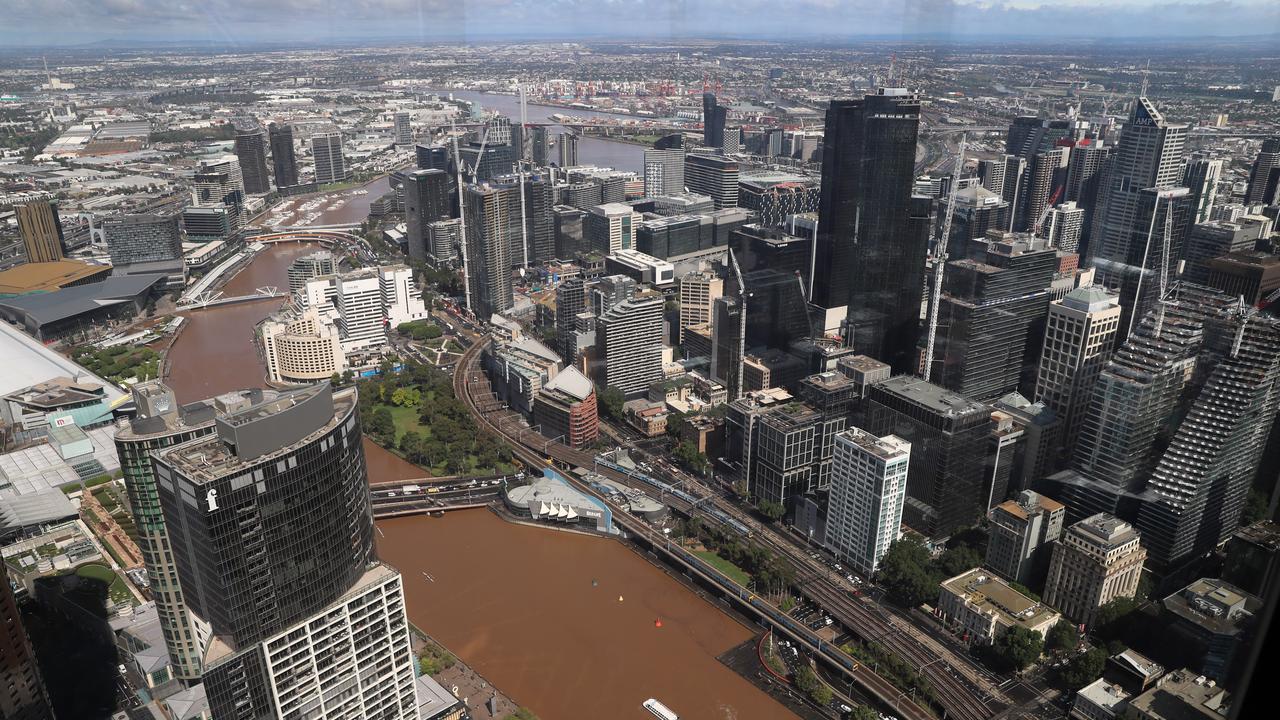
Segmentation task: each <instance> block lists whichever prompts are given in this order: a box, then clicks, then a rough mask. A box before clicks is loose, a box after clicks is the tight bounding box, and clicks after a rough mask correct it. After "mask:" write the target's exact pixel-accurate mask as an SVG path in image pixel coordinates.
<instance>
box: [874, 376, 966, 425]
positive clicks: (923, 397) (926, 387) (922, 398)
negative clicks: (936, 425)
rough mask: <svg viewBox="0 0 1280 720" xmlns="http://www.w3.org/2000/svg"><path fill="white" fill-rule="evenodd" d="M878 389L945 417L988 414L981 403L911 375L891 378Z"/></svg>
mask: <svg viewBox="0 0 1280 720" xmlns="http://www.w3.org/2000/svg"><path fill="white" fill-rule="evenodd" d="M878 387H880V388H881V389H883V390H884V391H886V392H889V393H892V394H894V395H897V396H899V397H901V398H904V399H906V400H909V401H910V402H912V403H914V404H916V405H919V406H920V407H923V408H924V409H926V410H928V411H929V412H932V413H936V414H938V415H943V416H945V417H957V416H960V415H969V414H973V413H982V414H983V415H986V414H987V413H988V410H987V407H986V406H985V405H983V404H982V403H980V402H977V401H974V400H970V399H969V398H967V397H965V396H963V395H960V394H958V393H954V392H952V391H950V390H947V389H946V388H943V387H941V386H938V385H934V384H933V383H929V382H925V381H924V380H921V379H920V378H917V377H912V376H910V375H898V376H897V377H892V378H889V379H888V380H885V381H884V382H882V383H880V384H879V386H878Z"/></svg>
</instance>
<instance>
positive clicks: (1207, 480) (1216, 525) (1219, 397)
mask: <svg viewBox="0 0 1280 720" xmlns="http://www.w3.org/2000/svg"><path fill="white" fill-rule="evenodd" d="M1201 362H1202V363H1203V364H1204V365H1206V366H1207V368H1206V369H1204V370H1200V373H1201V374H1202V375H1203V376H1204V377H1203V381H1202V382H1203V384H1202V385H1200V386H1199V387H1198V388H1196V389H1195V395H1194V400H1193V401H1192V403H1191V406H1190V409H1189V410H1188V411H1187V414H1186V416H1185V417H1184V418H1183V419H1182V422H1181V423H1180V424H1179V425H1178V428H1177V432H1175V433H1174V435H1173V439H1172V441H1171V442H1170V444H1169V446H1168V448H1167V449H1165V451H1164V453H1163V454H1162V456H1161V457H1160V461H1159V463H1157V464H1156V466H1155V469H1154V470H1153V471H1152V473H1151V479H1150V480H1149V482H1148V483H1147V488H1148V494H1147V497H1146V499H1145V501H1144V502H1143V505H1142V510H1141V513H1140V514H1139V515H1138V528H1139V529H1140V530H1141V531H1142V536H1143V540H1144V544H1145V545H1146V547H1147V551H1148V552H1149V553H1150V560H1151V562H1152V564H1153V565H1155V567H1156V568H1157V569H1158V570H1161V571H1164V572H1166V573H1168V572H1172V571H1174V570H1175V569H1176V568H1177V567H1178V566H1179V565H1181V564H1183V563H1187V562H1189V561H1191V560H1193V559H1195V558H1198V557H1200V556H1202V555H1203V554H1205V553H1206V552H1209V551H1210V550H1212V549H1213V548H1215V547H1217V546H1218V545H1220V544H1222V543H1223V542H1225V541H1226V540H1227V538H1229V537H1230V536H1231V534H1232V533H1233V532H1235V531H1236V528H1238V527H1239V524H1240V513H1241V511H1242V510H1243V509H1244V502H1245V498H1246V496H1247V495H1248V493H1249V486H1250V483H1251V482H1252V480H1253V476H1254V473H1255V472H1256V471H1257V469H1258V462H1259V459H1260V458H1261V456H1262V450H1263V447H1264V446H1265V445H1266V442H1267V435H1268V433H1269V432H1270V430H1271V427H1272V424H1273V421H1274V419H1275V416H1276V411H1277V407H1280V319H1277V318H1275V317H1273V316H1270V315H1265V314H1262V313H1257V312H1255V311H1254V310H1253V308H1252V307H1249V306H1247V305H1244V304H1243V303H1241V304H1240V305H1239V306H1238V307H1234V308H1230V309H1228V310H1226V311H1223V312H1220V313H1218V314H1217V315H1214V316H1212V317H1210V318H1209V319H1208V320H1207V321H1206V323H1205V327H1204V354H1203V357H1202V360H1201Z"/></svg>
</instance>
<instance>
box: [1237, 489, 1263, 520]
mask: <svg viewBox="0 0 1280 720" xmlns="http://www.w3.org/2000/svg"><path fill="white" fill-rule="evenodd" d="M1266 516H1267V494H1266V493H1264V492H1262V491H1261V490H1259V489H1258V488H1250V489H1249V498H1248V499H1247V500H1245V503H1244V511H1243V512H1242V513H1241V514H1240V524H1241V525H1252V524H1254V523H1256V522H1258V521H1259V520H1262V519H1263V518H1265V517H1266Z"/></svg>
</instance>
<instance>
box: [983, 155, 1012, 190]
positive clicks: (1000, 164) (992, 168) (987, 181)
mask: <svg viewBox="0 0 1280 720" xmlns="http://www.w3.org/2000/svg"><path fill="white" fill-rule="evenodd" d="M1004 167H1005V161H1004V159H1003V158H996V159H994V160H992V159H989V158H984V159H982V160H979V161H978V180H979V181H980V182H981V183H982V187H984V188H986V189H988V190H990V191H991V192H993V193H995V194H996V195H999V196H1001V197H1004Z"/></svg>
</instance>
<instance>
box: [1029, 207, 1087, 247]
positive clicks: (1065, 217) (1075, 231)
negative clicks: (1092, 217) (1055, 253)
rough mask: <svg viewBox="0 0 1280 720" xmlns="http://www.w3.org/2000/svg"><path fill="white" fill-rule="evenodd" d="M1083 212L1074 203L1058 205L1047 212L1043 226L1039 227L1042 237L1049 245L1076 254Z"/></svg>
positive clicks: (1082, 226) (1083, 216) (1081, 228)
mask: <svg viewBox="0 0 1280 720" xmlns="http://www.w3.org/2000/svg"><path fill="white" fill-rule="evenodd" d="M1084 222H1085V211H1084V208H1082V207H1079V206H1078V205H1077V204H1076V203H1075V202H1074V201H1069V202H1064V203H1060V204H1058V205H1056V206H1054V207H1053V208H1052V209H1050V210H1049V215H1048V216H1047V217H1046V218H1045V220H1044V224H1043V225H1042V226H1041V227H1040V233H1041V235H1042V236H1043V237H1046V238H1048V239H1049V245H1051V246H1052V247H1055V248H1057V249H1058V250H1061V251H1063V252H1069V253H1076V252H1078V251H1079V250H1080V233H1081V232H1082V231H1083V229H1084Z"/></svg>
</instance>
